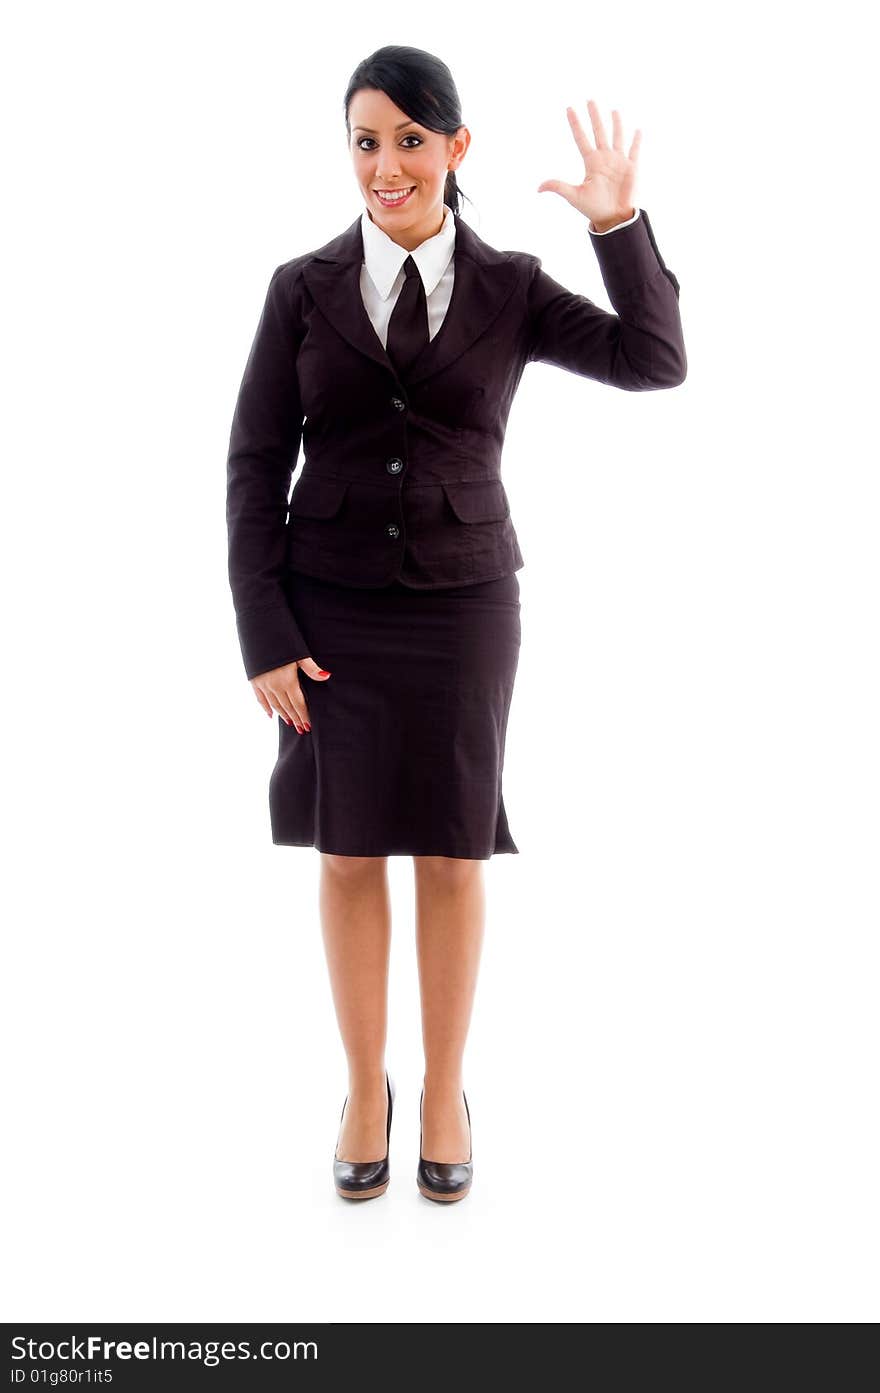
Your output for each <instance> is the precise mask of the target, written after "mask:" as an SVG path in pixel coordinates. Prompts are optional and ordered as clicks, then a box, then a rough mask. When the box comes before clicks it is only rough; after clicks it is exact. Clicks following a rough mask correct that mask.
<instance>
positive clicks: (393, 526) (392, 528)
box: [385, 522, 400, 537]
mask: <svg viewBox="0 0 880 1393" xmlns="http://www.w3.org/2000/svg"><path fill="white" fill-rule="evenodd" d="M385 531H386V532H387V534H388V536H389V537H399V536H400V528H399V527H398V526H397V523H396V522H389V524H388V526H387V527H386V528H385Z"/></svg>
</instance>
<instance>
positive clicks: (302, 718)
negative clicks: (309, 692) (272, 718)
mask: <svg viewBox="0 0 880 1393" xmlns="http://www.w3.org/2000/svg"><path fill="white" fill-rule="evenodd" d="M278 696H279V699H280V700H282V701H284V702H285V709H286V710H287V712H288V714H289V715H290V717H291V719H292V721H293V724H294V725H295V726H296V728H297V731H298V732H299V734H300V735H306V734H308V732H309V731H310V730H311V728H312V718H311V716H310V715H309V708H308V705H307V703H306V699H305V697H304V696H303V693H302V687H300V685H299V683H298V682H293V683H291V684H290V686H288V687H286V688H283V689H279V692H278Z"/></svg>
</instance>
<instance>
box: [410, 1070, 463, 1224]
mask: <svg viewBox="0 0 880 1393" xmlns="http://www.w3.org/2000/svg"><path fill="white" fill-rule="evenodd" d="M461 1096H462V1097H463V1098H464V1106H465V1112H466V1113H467V1119H468V1133H470V1129H471V1110H470V1108H469V1107H468V1100H467V1094H466V1093H465V1091H464V1089H462V1091H461ZM424 1097H425V1090H424V1088H423V1089H422V1093H421V1097H420V1098H419V1168H418V1173H417V1177H416V1178H417V1181H418V1187H419V1190H420V1191H421V1193H422V1194H423V1195H424V1196H425V1198H426V1199H429V1200H463V1199H464V1197H465V1195H466V1194H467V1193H468V1191H469V1190H470V1188H471V1182H472V1180H473V1178H474V1163H473V1154H474V1148H473V1141H471V1142H470V1143H469V1146H468V1151H469V1155H468V1158H467V1160H466V1161H426V1160H425V1158H424V1156H423V1155H422V1102H423V1100H424Z"/></svg>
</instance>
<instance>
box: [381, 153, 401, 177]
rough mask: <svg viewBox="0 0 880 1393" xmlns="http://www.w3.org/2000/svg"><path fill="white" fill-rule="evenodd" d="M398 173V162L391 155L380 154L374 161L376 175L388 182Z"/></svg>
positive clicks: (397, 175)
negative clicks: (375, 161)
mask: <svg viewBox="0 0 880 1393" xmlns="http://www.w3.org/2000/svg"><path fill="white" fill-rule="evenodd" d="M399 175H400V162H399V160H398V159H397V158H396V157H395V156H392V155H381V156H380V157H379V159H378V161H377V163H376V177H377V178H378V179H380V180H386V179H387V180H388V181H389V183H390V182H392V181H393V180H395V179H397V178H398V177H399Z"/></svg>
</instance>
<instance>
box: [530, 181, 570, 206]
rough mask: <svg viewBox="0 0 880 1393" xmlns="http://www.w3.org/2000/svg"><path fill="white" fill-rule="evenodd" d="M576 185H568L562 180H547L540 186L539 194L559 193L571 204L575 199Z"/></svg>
mask: <svg viewBox="0 0 880 1393" xmlns="http://www.w3.org/2000/svg"><path fill="white" fill-rule="evenodd" d="M574 192H575V189H574V185H573V184H566V183H565V182H564V180H562V179H545V180H544V182H543V184H539V185H538V193H558V194H561V196H562V197H563V198H564V199H565V200H566V201H567V202H568V203H571V202H572V199H573V197H574Z"/></svg>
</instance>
